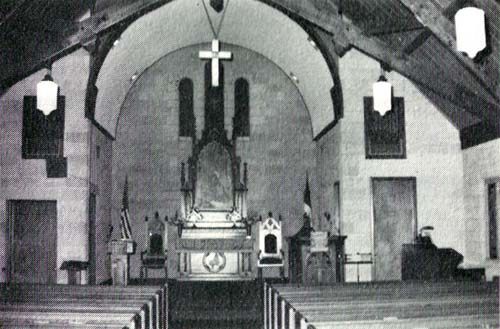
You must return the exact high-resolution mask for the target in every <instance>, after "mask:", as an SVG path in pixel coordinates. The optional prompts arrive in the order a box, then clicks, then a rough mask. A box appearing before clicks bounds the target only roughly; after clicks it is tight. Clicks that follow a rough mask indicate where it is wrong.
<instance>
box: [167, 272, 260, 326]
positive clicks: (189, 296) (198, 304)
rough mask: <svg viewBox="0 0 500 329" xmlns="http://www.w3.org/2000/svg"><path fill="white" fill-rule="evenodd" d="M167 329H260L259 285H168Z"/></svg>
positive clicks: (239, 283) (216, 283)
mask: <svg viewBox="0 0 500 329" xmlns="http://www.w3.org/2000/svg"><path fill="white" fill-rule="evenodd" d="M169 328H171V329H198V328H200V329H201V328H203V329H230V328H231V329H232V328H234V329H260V328H262V284H261V283H260V282H259V281H239V282H229V281H228V282H177V281H172V282H169Z"/></svg>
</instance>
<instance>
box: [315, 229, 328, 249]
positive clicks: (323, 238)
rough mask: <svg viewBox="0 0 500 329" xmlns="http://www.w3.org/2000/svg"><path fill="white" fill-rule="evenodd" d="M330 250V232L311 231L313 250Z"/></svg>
mask: <svg viewBox="0 0 500 329" xmlns="http://www.w3.org/2000/svg"><path fill="white" fill-rule="evenodd" d="M323 251H324V252H327V251H328V232H311V252H323Z"/></svg>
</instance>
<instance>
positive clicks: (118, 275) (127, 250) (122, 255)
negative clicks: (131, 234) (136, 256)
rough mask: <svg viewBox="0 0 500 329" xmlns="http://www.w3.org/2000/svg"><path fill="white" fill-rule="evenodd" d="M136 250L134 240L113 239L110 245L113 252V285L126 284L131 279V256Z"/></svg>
mask: <svg viewBox="0 0 500 329" xmlns="http://www.w3.org/2000/svg"><path fill="white" fill-rule="evenodd" d="M134 252H135V242H134V241H133V240H112V241H111V243H110V245H109V253H111V278H112V279H113V285H115V286H126V285H127V284H128V279H129V257H130V255H131V254H133V253H134Z"/></svg>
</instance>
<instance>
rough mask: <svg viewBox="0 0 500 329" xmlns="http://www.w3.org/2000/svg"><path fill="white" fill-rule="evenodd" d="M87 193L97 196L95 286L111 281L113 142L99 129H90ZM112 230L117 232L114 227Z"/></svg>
mask: <svg viewBox="0 0 500 329" xmlns="http://www.w3.org/2000/svg"><path fill="white" fill-rule="evenodd" d="M89 151H90V193H94V194H95V196H96V228H95V229H96V232H95V237H96V240H95V244H96V250H95V254H96V283H101V282H103V281H106V280H108V279H110V269H111V267H110V263H109V260H110V259H109V256H108V253H107V252H108V242H109V239H110V238H111V235H110V225H111V209H112V199H111V195H112V182H111V172H112V159H113V141H112V140H111V139H110V138H109V137H107V135H105V134H103V133H102V132H101V131H100V130H99V129H97V128H96V127H94V126H92V127H91V130H90V150H89ZM115 229H118V227H116V228H115Z"/></svg>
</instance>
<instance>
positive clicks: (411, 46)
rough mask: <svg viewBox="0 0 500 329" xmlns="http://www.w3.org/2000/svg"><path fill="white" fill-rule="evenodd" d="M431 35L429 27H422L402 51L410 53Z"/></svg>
mask: <svg viewBox="0 0 500 329" xmlns="http://www.w3.org/2000/svg"><path fill="white" fill-rule="evenodd" d="M430 36H431V31H429V29H426V28H424V29H423V30H422V32H421V33H420V34H419V35H417V36H416V37H415V39H413V40H412V42H410V43H409V44H408V45H407V46H406V47H405V48H404V49H403V51H404V53H405V54H407V55H411V54H412V53H413V52H414V51H415V50H417V49H418V48H420V46H422V45H423V44H424V43H425V41H426V40H427V39H428V38H429V37H430Z"/></svg>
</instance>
